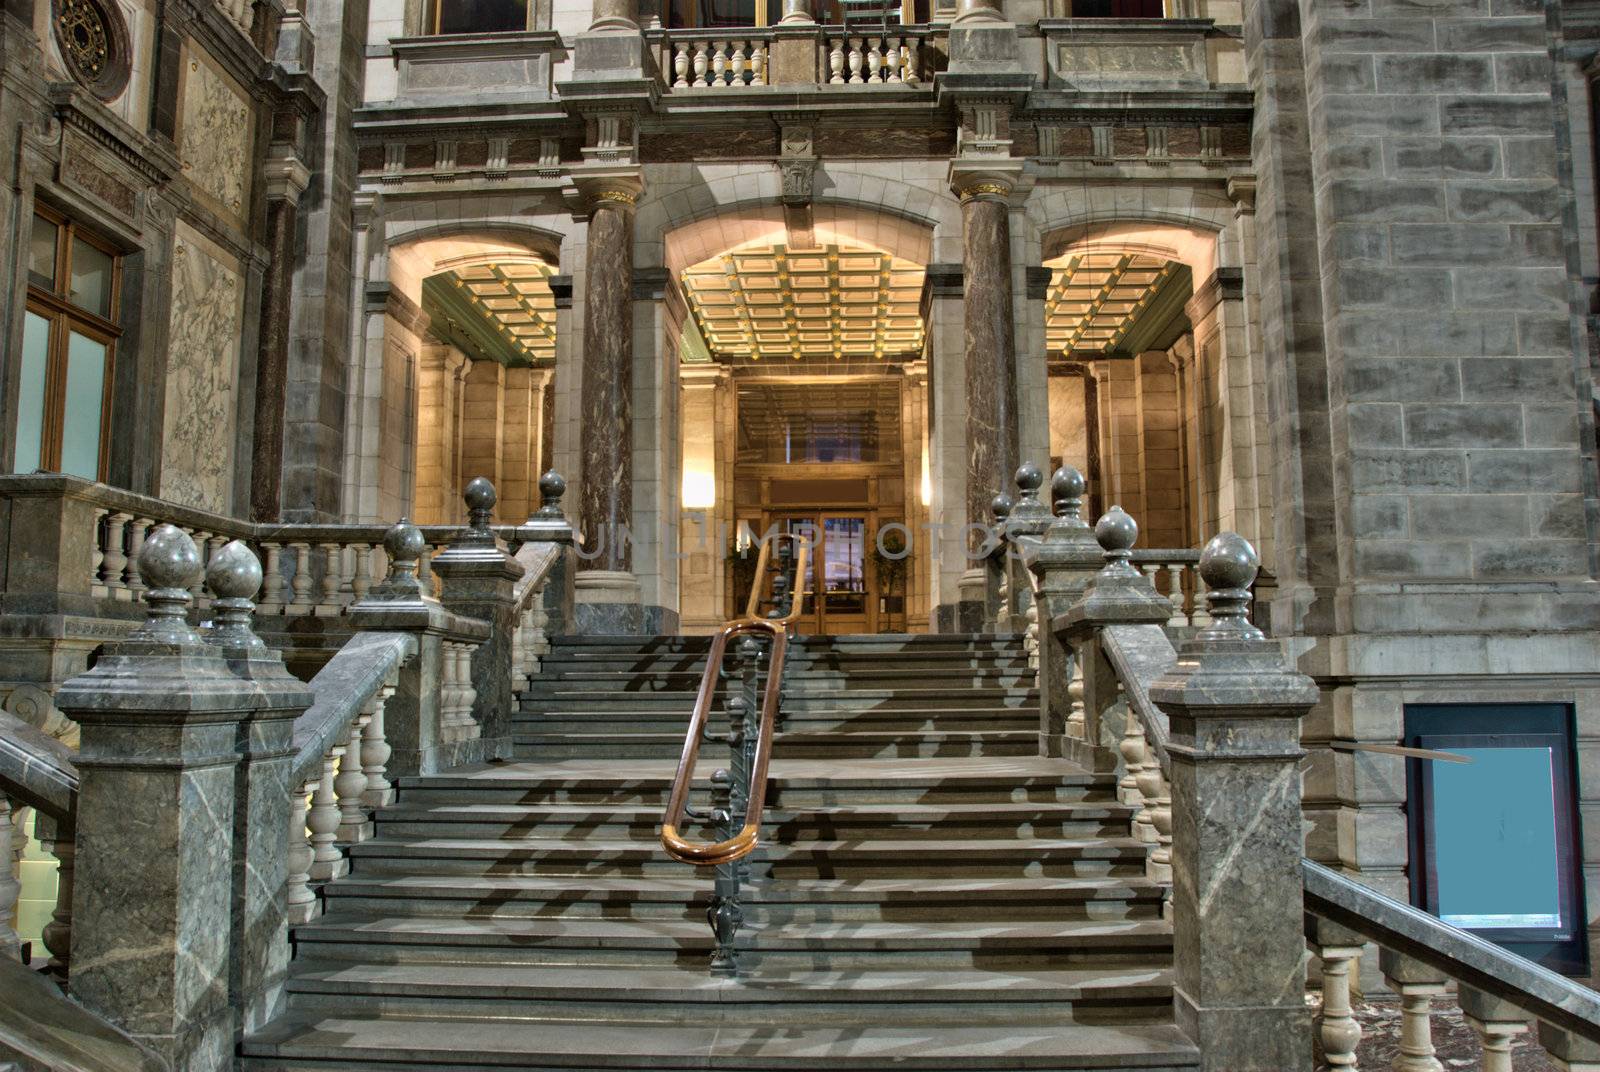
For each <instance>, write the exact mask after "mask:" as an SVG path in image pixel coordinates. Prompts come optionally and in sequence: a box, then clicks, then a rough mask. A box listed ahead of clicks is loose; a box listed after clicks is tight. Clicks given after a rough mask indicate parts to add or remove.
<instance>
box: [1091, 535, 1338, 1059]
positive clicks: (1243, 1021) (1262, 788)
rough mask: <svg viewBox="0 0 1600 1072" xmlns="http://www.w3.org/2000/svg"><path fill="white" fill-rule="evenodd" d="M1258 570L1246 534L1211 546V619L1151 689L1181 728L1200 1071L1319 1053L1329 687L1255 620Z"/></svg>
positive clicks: (1191, 1003)
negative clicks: (1308, 799) (1311, 985)
mask: <svg viewBox="0 0 1600 1072" xmlns="http://www.w3.org/2000/svg"><path fill="white" fill-rule="evenodd" d="M1259 568H1260V559H1259V558H1258V557H1257V555H1256V552H1255V548H1253V547H1251V546H1250V544H1249V542H1248V541H1247V540H1245V539H1244V538H1243V537H1241V536H1238V535H1236V534H1235V533H1231V532H1225V533H1222V534H1221V535H1219V536H1217V537H1216V538H1214V539H1213V540H1211V542H1210V543H1208V544H1206V547H1205V550H1204V551H1203V552H1202V553H1201V556H1200V573H1201V575H1202V576H1203V577H1204V578H1205V579H1206V582H1207V584H1208V585H1209V589H1210V591H1209V594H1208V598H1209V600H1210V613H1211V617H1212V619H1213V622H1212V624H1211V625H1210V626H1209V627H1207V628H1206V629H1203V630H1201V631H1200V632H1198V633H1197V634H1196V635H1195V636H1194V637H1192V638H1191V639H1189V640H1187V641H1185V643H1184V645H1183V647H1182V649H1181V650H1180V652H1179V653H1178V661H1177V663H1176V665H1175V666H1174V667H1173V668H1172V669H1171V670H1169V671H1168V672H1167V673H1166V674H1164V675H1163V676H1162V677H1161V678H1159V679H1158V680H1157V681H1156V682H1155V683H1154V684H1153V685H1152V686H1151V688H1150V699H1151V700H1152V701H1153V702H1154V703H1155V704H1157V705H1158V706H1159V707H1160V708H1161V709H1162V710H1163V711H1164V712H1165V713H1166V715H1167V718H1168V721H1169V724H1170V728H1171V736H1170V739H1169V744H1168V746H1167V755H1168V759H1169V762H1170V765H1171V772H1172V797H1173V799H1174V800H1175V801H1177V802H1180V803H1181V807H1180V808H1179V809H1177V810H1176V811H1175V812H1174V814H1173V841H1172V868H1173V876H1172V926H1173V932H1174V933H1175V934H1177V935H1179V936H1180V937H1179V941H1180V942H1181V943H1182V944H1183V947H1184V950H1185V955H1183V956H1179V957H1177V958H1176V962H1175V965H1174V987H1173V1005H1174V1008H1173V1012H1174V1018H1175V1020H1176V1022H1177V1023H1178V1025H1179V1026H1180V1027H1181V1028H1182V1029H1183V1030H1184V1031H1185V1033H1186V1034H1188V1035H1189V1037H1190V1038H1196V1039H1204V1040H1206V1044H1205V1045H1203V1046H1202V1047H1201V1053H1200V1069H1201V1072H1225V1070H1226V1072H1234V1070H1238V1069H1256V1068H1258V1069H1269V1068H1271V1069H1296V1068H1305V1067H1306V1065H1307V1063H1308V1057H1309V1055H1308V1054H1307V1053H1306V1046H1305V1040H1306V1038H1307V1036H1308V1032H1309V1030H1310V1023H1309V1013H1308V1011H1307V1009H1306V1004H1305V966H1304V952H1303V950H1302V948H1301V947H1300V940H1301V937H1302V935H1303V934H1304V930H1303V927H1304V915H1305V903H1304V897H1303V894H1302V880H1301V871H1300V867H1301V865H1300V861H1301V858H1302V855H1303V851H1304V835H1303V833H1302V830H1301V808H1300V759H1301V758H1302V756H1303V755H1304V753H1303V752H1302V751H1301V748H1300V723H1301V720H1302V719H1304V718H1305V716H1306V714H1307V713H1308V712H1309V711H1310V710H1311V708H1312V707H1313V706H1314V705H1315V704H1316V702H1317V699H1318V696H1319V692H1318V689H1317V686H1316V684H1315V682H1313V681H1312V680H1311V679H1310V678H1308V677H1306V676H1305V675H1304V674H1300V673H1296V672H1295V671H1294V670H1292V669H1290V667H1289V666H1288V665H1287V663H1286V662H1285V659H1284V655H1283V651H1282V649H1281V648H1280V647H1279V646H1278V645H1277V644H1276V643H1275V642H1273V641H1271V640H1268V639H1267V638H1266V637H1265V636H1263V635H1262V633H1261V631H1260V630H1259V629H1257V628H1256V627H1255V626H1253V625H1251V624H1250V622H1249V620H1248V619H1247V618H1246V609H1247V608H1248V606H1249V603H1250V586H1251V584H1252V583H1253V582H1254V581H1255V578H1256V574H1257V572H1258V570H1259ZM1151 594H1152V595H1154V593H1153V592H1152V593H1151ZM1155 598H1156V599H1158V600H1160V597H1159V596H1156V597H1155ZM1088 601H1089V597H1087V596H1086V597H1085V602H1088ZM1161 602H1162V603H1163V605H1165V601H1164V600H1162V601H1161ZM1165 617H1166V615H1165V610H1164V611H1163V614H1162V617H1161V618H1159V619H1157V622H1156V624H1159V623H1160V622H1163V621H1165Z"/></svg>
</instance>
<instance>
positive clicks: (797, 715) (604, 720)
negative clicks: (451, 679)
mask: <svg viewBox="0 0 1600 1072" xmlns="http://www.w3.org/2000/svg"><path fill="white" fill-rule="evenodd" d="M688 728H689V716H688V715H687V714H684V713H682V712H673V713H672V715H671V717H656V716H654V715H649V716H645V717H629V716H627V715H613V714H610V713H597V714H596V715H595V716H592V717H582V716H579V717H562V718H550V717H548V716H544V715H516V716H513V717H512V719H511V732H512V734H513V735H514V736H517V737H524V738H526V737H531V736H537V735H541V734H591V735H594V736H626V735H628V734H635V733H662V734H670V735H671V736H673V737H674V738H675V739H677V740H679V741H681V740H682V739H683V735H684V733H685V732H687V730H688ZM1038 730H1039V717H1038V715H1036V714H1032V713H1029V712H1025V711H1012V710H1009V709H1006V710H1001V711H996V712H983V713H979V714H967V713H965V712H955V713H950V714H938V713H929V712H924V711H907V712H905V713H904V714H901V713H899V712H887V713H885V712H873V713H872V714H869V715H842V714H836V713H826V712H824V713H811V712H785V713H784V714H783V716H782V717H781V720H780V721H779V723H778V732H779V733H786V734H797V733H903V734H926V733H1033V734H1037V733H1038ZM1035 751H1037V749H1035Z"/></svg>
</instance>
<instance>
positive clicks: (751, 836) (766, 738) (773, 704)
mask: <svg viewBox="0 0 1600 1072" xmlns="http://www.w3.org/2000/svg"><path fill="white" fill-rule="evenodd" d="M774 538H775V539H792V540H795V542H796V545H797V548H798V549H797V551H796V553H795V574H794V575H795V583H794V591H793V595H792V598H791V600H790V604H789V611H788V613H787V614H785V615H784V616H783V617H782V618H762V617H760V616H759V613H758V612H759V610H760V606H761V586H762V581H763V579H764V578H765V577H766V568H767V560H768V555H769V552H770V550H771V544H770V543H768V542H766V541H763V542H762V545H761V554H760V557H758V558H757V559H756V580H755V583H754V584H753V585H751V588H750V599H749V601H748V602H747V603H746V604H745V614H744V616H743V617H741V618H735V619H734V620H733V621H731V622H728V623H727V624H725V625H724V626H723V627H722V629H721V630H719V631H718V633H717V635H716V637H715V638H713V639H712V641H711V653H710V655H709V657H708V658H707V660H706V670H705V674H704V675H702V676H701V678H700V691H699V692H698V693H697V694H696V695H695V699H694V714H693V715H692V716H691V717H690V719H689V731H688V733H687V734H686V735H685V737H684V739H683V754H682V755H681V756H680V757H679V759H678V771H677V774H676V775H675V776H674V777H673V779H672V795H671V797H670V798H668V801H667V813H666V815H665V816H664V817H663V818H662V823H661V847H662V848H663V849H665V850H666V851H667V855H668V856H671V857H672V858H673V859H674V860H677V861H678V862H679V863H685V864H694V865H695V866H697V867H715V866H718V865H720V864H729V863H733V862H734V861H735V860H740V859H743V858H744V857H746V856H748V855H750V853H751V852H753V851H754V850H755V848H756V846H757V845H758V844H760V840H761V811H762V809H763V808H764V807H765V806H766V797H767V764H768V761H769V760H771V758H772V733H773V726H774V725H775V724H776V723H777V717H778V701H779V697H780V694H781V692H782V688H783V659H784V653H785V651H786V649H787V647H788V642H789V629H790V627H791V626H793V625H794V623H795V621H796V620H797V619H799V617H800V610H801V604H802V603H803V602H804V600H805V594H806V584H805V578H806V565H807V562H806V560H807V557H808V552H809V551H810V542H809V541H808V540H805V539H800V538H798V537H795V536H791V535H787V534H786V535H780V536H777V537H774ZM748 635H765V636H770V637H771V638H772V657H771V659H770V660H769V662H768V665H767V686H766V689H765V691H764V692H763V694H762V699H761V723H760V730H759V732H758V734H757V737H756V746H755V759H754V762H753V763H752V765H751V768H750V789H749V796H748V797H747V801H748V803H747V804H746V806H745V812H744V825H743V826H742V827H741V828H740V830H739V832H738V833H737V834H735V835H734V836H733V837H730V838H726V839H724V840H722V841H709V842H708V841H691V840H689V839H688V838H685V837H683V836H682V835H681V834H679V833H678V826H679V824H680V823H681V822H682V821H683V812H684V808H685V807H687V805H688V803H689V783H690V782H691V781H692V780H693V777H694V767H695V761H696V760H697V759H698V758H699V755H700V742H701V740H702V739H703V738H704V736H705V726H706V721H707V720H708V719H709V718H710V717H711V702H712V699H713V698H714V697H715V695H716V691H717V681H718V679H719V677H720V675H721V673H722V661H723V657H724V656H725V655H726V653H727V650H728V642H729V641H730V640H732V639H734V638H735V637H739V636H748Z"/></svg>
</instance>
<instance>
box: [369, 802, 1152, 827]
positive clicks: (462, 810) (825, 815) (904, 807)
mask: <svg viewBox="0 0 1600 1072" xmlns="http://www.w3.org/2000/svg"><path fill="white" fill-rule="evenodd" d="M1136 810H1137V809H1136V808H1134V807H1132V806H1131V805H1127V804H1109V803H1102V802H1098V801H1096V802H1085V801H1077V800H1068V801H1040V802H1037V803H1034V802H1023V803H1018V802H1015V801H997V802H994V803H983V804H914V803H906V804H851V805H828V806H818V807H814V808H784V807H769V808H767V809H766V810H765V811H764V812H763V813H762V821H763V823H765V824H771V823H784V822H792V821H795V820H797V819H801V818H810V819H816V820H819V821H820V820H823V819H826V820H829V821H833V822H848V821H850V820H853V819H856V818H869V819H876V820H879V821H898V820H904V821H908V822H934V821H937V820H939V819H941V818H946V819H959V818H964V817H968V816H975V817H989V816H996V817H1004V818H1007V819H1017V818H1021V817H1024V816H1030V815H1037V816H1041V817H1044V818H1048V819H1057V818H1060V819H1111V818H1116V819H1122V818H1128V817H1130V816H1132V815H1133V814H1134V812H1135V811H1136ZM500 816H515V817H533V816H548V817H549V818H550V819H552V820H556V819H576V818H599V819H603V820H606V821H611V822H615V821H618V820H621V819H624V818H626V819H627V820H629V821H639V820H650V819H654V820H656V821H658V822H659V821H660V819H661V816H662V808H661V807H660V806H645V805H636V804H544V803H540V804H503V803H494V802H487V803H466V802H462V803H449V804H431V805H423V806H417V807H408V806H407V805H406V803H405V801H403V800H402V801H401V802H400V803H399V804H395V805H392V806H390V807H388V808H385V809H384V810H383V812H382V814H381V818H382V820H383V821H385V822H418V821H422V820H426V819H429V818H435V817H437V818H439V819H448V820H454V819H461V820H470V819H475V818H485V817H500Z"/></svg>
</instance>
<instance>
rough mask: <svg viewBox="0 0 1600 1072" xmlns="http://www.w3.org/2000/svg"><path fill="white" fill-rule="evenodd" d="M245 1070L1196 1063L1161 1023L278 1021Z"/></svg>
mask: <svg viewBox="0 0 1600 1072" xmlns="http://www.w3.org/2000/svg"><path fill="white" fill-rule="evenodd" d="M242 1052H243V1055H244V1061H245V1063H244V1068H245V1069H246V1072H335V1070H337V1072H348V1070H349V1069H350V1068H351V1067H352V1066H351V1065H350V1064H347V1063H346V1062H349V1061H360V1062H361V1063H360V1065H359V1067H360V1068H361V1069H362V1070H363V1072H398V1070H400V1069H406V1070H409V1072H418V1070H421V1072H444V1070H462V1069H480V1068H508V1067H510V1068H517V1069H522V1070H524V1072H552V1070H556V1069H559V1070H561V1072H599V1070H600V1069H608V1070H614V1069H626V1068H652V1069H669V1070H686V1069H720V1070H725V1072H776V1070H779V1069H783V1070H796V1072H881V1070H883V1069H885V1068H889V1067H893V1068H895V1069H897V1070H899V1072H934V1070H941V1072H950V1070H960V1072H988V1070H1005V1072H1021V1070H1024V1069H1026V1070H1029V1072H1079V1070H1087V1069H1101V1070H1112V1072H1116V1070H1124V1072H1131V1070H1134V1069H1138V1070H1140V1072H1180V1070H1185V1072H1186V1070H1189V1069H1193V1068H1196V1067H1198V1064H1199V1056H1198V1053H1197V1052H1196V1050H1195V1048H1194V1045H1193V1044H1192V1043H1190V1042H1189V1041H1188V1040H1187V1039H1186V1038H1185V1037H1184V1036H1183V1035H1182V1033H1180V1032H1179V1031H1178V1030H1177V1028H1175V1027H1172V1026H1170V1025H1167V1024H1111V1025H1106V1024H1095V1023H1082V1024H1080V1023H1075V1022H1072V1020H1071V1019H1070V1018H1069V1019H1065V1020H1058V1019H1055V1018H1053V1017H1050V1018H1045V1017H1040V1018H1038V1019H1036V1020H1034V1021H1031V1022H1023V1023H1019V1024H1003V1025H992V1026H991V1025H986V1026H964V1025H963V1026H950V1025H920V1024H919V1025H910V1026H900V1025H896V1024H893V1023H887V1024H881V1025H873V1026H872V1027H870V1028H863V1027H862V1026H860V1025H848V1026H843V1027H834V1026H828V1025H813V1026H805V1027H795V1026H792V1025H783V1026H778V1027H774V1026H772V1025H767V1024H760V1023H756V1024H695V1025H691V1026H677V1025H663V1024H660V1023H655V1022H644V1023H638V1022H629V1021H614V1022H603V1023H594V1022H585V1023H567V1022H562V1021H545V1020H481V1021H480V1020H471V1019H460V1020H458V1019H450V1018H409V1017H392V1018H378V1017H372V1018H359V1017H350V1016H340V1015H338V1014H322V1013H310V1014H306V1015H300V1014H294V1015H291V1016H288V1017H284V1018H282V1019H280V1020H278V1021H276V1022H274V1023H273V1024H271V1025H269V1026H268V1027H267V1028H266V1029H265V1030H263V1031H260V1032H258V1033H256V1034H255V1035H253V1036H251V1037H249V1038H247V1039H246V1040H245V1041H244V1044H243V1051H242Z"/></svg>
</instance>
